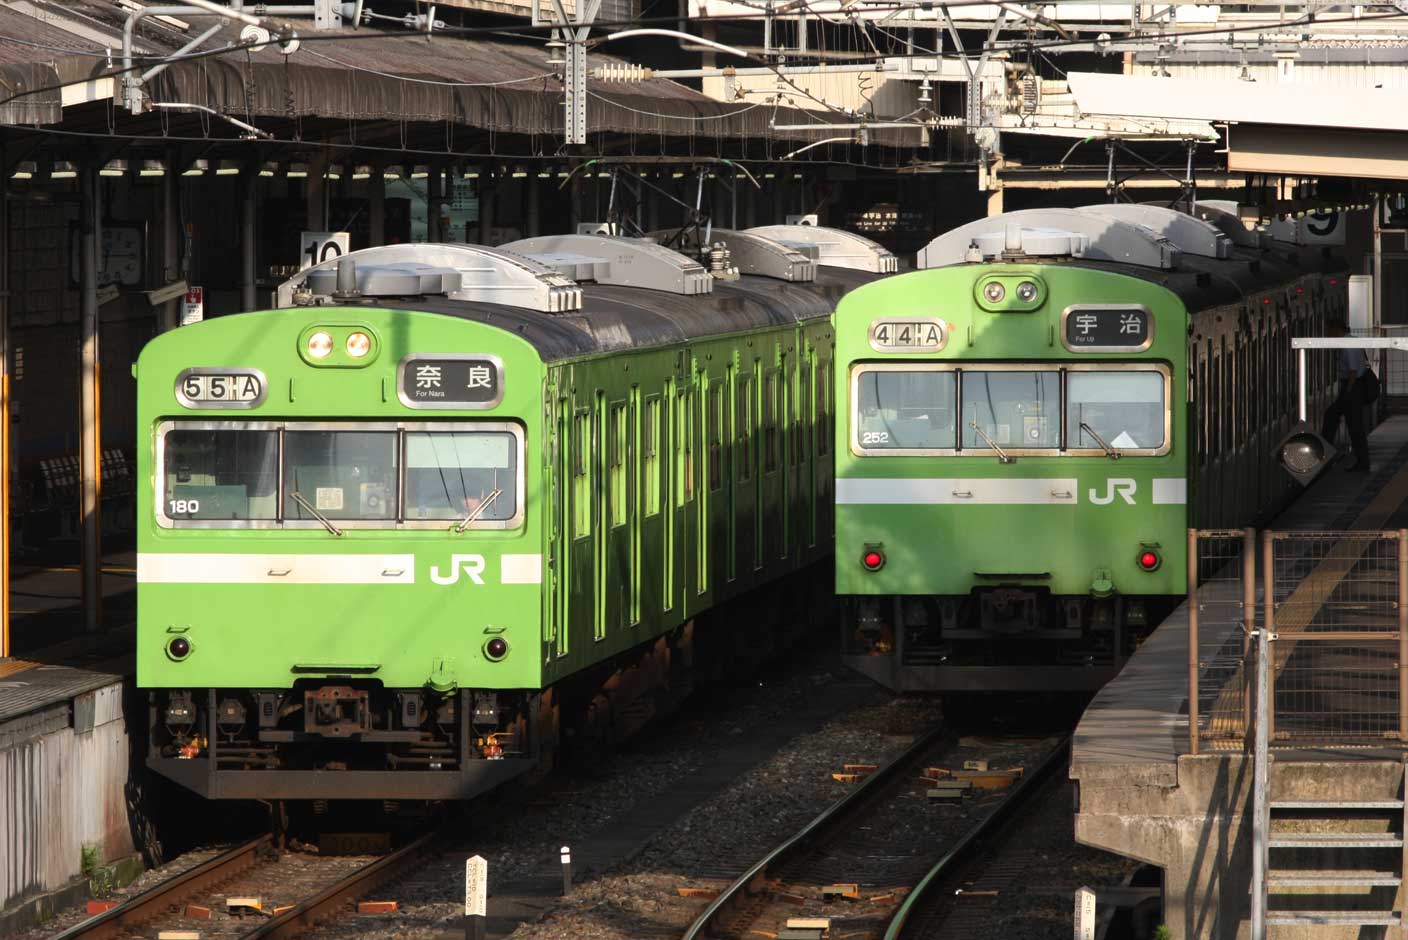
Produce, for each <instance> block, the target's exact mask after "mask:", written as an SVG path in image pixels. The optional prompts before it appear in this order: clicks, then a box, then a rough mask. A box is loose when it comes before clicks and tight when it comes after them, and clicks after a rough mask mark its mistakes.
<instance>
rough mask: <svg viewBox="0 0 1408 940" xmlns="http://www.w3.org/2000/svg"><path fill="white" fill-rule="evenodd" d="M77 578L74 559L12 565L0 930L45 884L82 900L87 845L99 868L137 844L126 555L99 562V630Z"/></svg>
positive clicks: (37, 908)
mask: <svg viewBox="0 0 1408 940" xmlns="http://www.w3.org/2000/svg"><path fill="white" fill-rule="evenodd" d="M78 578H79V573H78V569H77V568H76V567H64V566H60V567H38V566H24V565H15V566H14V567H13V568H12V571H11V603H12V604H13V605H14V609H13V614H14V615H13V619H12V621H11V623H12V627H13V628H14V629H13V634H12V635H13V636H14V638H15V640H16V642H15V652H16V655H15V656H14V657H12V658H10V659H6V660H0V846H4V850H3V851H0V936H4V935H7V934H8V932H9V931H10V930H12V929H16V930H17V929H19V928H20V927H22V926H25V924H26V922H27V921H32V920H34V919H35V917H36V916H38V915H40V914H42V911H43V904H44V902H45V899H46V898H48V899H52V898H53V897H56V896H55V895H54V894H53V893H54V892H60V893H63V892H66V891H67V892H68V893H74V891H75V890H76V891H77V892H78V893H77V894H76V895H75V898H68V897H67V896H66V895H65V897H63V898H61V899H60V902H59V903H74V902H75V900H77V901H81V900H82V898H84V897H86V896H87V886H86V884H84V883H83V881H82V877H81V876H82V872H81V866H82V865H83V859H84V854H85V849H87V850H88V854H89V857H90V860H93V861H96V862H97V863H99V864H104V863H107V862H111V861H114V860H117V859H122V858H125V857H128V856H131V855H132V853H133V851H134V849H133V840H132V836H131V832H130V827H129V824H128V814H127V789H128V782H129V781H128V769H129V767H133V766H140V761H138V762H137V763H135V764H134V763H133V761H132V755H131V753H130V752H131V747H132V743H131V739H130V738H129V735H128V733H127V725H126V721H125V713H126V711H127V710H128V709H129V708H130V703H129V702H128V701H127V698H128V695H129V693H130V691H131V686H130V683H129V682H127V678H128V677H130V676H131V675H132V671H133V644H134V642H135V629H134V619H135V618H134V616H133V615H134V613H135V605H134V604H133V603H132V595H133V594H134V587H135V578H134V577H133V575H132V574H131V553H130V552H128V553H115V554H113V555H110V556H109V557H108V558H107V559H105V564H104V577H103V587H104V591H105V605H104V606H105V610H104V613H105V629H104V630H103V631H102V632H101V633H99V634H86V633H85V632H84V630H83V621H82V610H81V607H80V604H79V580H78ZM94 851H96V859H93V853H94ZM69 889H73V890H69Z"/></svg>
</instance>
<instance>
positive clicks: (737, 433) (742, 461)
mask: <svg viewBox="0 0 1408 940" xmlns="http://www.w3.org/2000/svg"><path fill="white" fill-rule="evenodd" d="M736 388H737V389H738V400H737V401H736V402H735V403H734V408H735V413H736V417H735V418H734V447H735V448H736V451H735V453H737V455H738V457H737V461H738V481H739V482H740V483H746V482H747V481H748V480H751V479H752V478H753V377H752V376H751V375H740V376H739V377H738V382H737V385H736Z"/></svg>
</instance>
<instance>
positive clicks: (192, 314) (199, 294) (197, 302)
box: [181, 287, 205, 326]
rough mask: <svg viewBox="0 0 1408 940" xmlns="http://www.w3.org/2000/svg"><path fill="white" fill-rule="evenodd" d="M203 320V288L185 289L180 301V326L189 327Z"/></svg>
mask: <svg viewBox="0 0 1408 940" xmlns="http://www.w3.org/2000/svg"><path fill="white" fill-rule="evenodd" d="M204 319H205V288H203V287H187V288H186V298H185V299H184V300H182V301H181V325H182V326H190V325H191V324H192V323H199V322H200V321H201V320H204Z"/></svg>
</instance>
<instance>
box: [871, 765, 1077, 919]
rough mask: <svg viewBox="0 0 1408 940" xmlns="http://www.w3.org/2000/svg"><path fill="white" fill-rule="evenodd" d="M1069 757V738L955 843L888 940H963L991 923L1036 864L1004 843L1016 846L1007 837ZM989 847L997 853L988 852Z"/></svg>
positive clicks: (899, 911)
mask: <svg viewBox="0 0 1408 940" xmlns="http://www.w3.org/2000/svg"><path fill="white" fill-rule="evenodd" d="M1069 754H1070V741H1069V739H1067V740H1065V741H1062V742H1061V744H1060V746H1058V747H1056V748H1055V749H1053V750H1052V751H1051V753H1050V754H1049V755H1048V756H1047V757H1046V759H1045V760H1043V761H1042V762H1041V763H1040V764H1038V765H1037V766H1036V767H1035V768H1033V769H1032V770H1031V772H1029V773H1027V774H1024V775H1023V777H1022V779H1021V781H1020V782H1019V783H1018V784H1017V785H1016V786H1014V787H1013V788H1012V789H1011V790H1010V791H1008V793H1007V796H1006V797H1005V798H1004V799H1003V800H1002V802H1001V803H999V804H998V805H997V806H996V807H994V808H993V809H992V811H991V812H989V813H987V814H986V815H985V816H983V817H982V818H981V819H979V820H978V821H977V823H976V824H974V825H973V826H972V828H970V829H969V830H968V831H967V832H965V833H964V834H963V836H962V837H961V838H959V839H958V840H957V841H956V842H954V843H953V844H952V846H951V848H949V850H948V851H947V852H946V853H944V855H943V856H942V857H941V858H940V859H939V860H938V861H937V862H935V863H934V864H933V866H932V867H931V868H930V869H929V870H928V871H927V872H925V874H924V877H923V878H922V879H920V881H919V883H918V884H916V885H915V886H914V890H913V891H911V892H910V893H909V894H908V895H906V897H905V898H904V900H903V901H902V902H901V903H900V905H899V907H898V908H896V909H895V912H894V914H893V915H892V916H891V918H890V922H889V924H887V925H886V927H885V933H884V935H883V940H939V938H945V940H953V938H959V940H961V938H963V937H965V936H970V935H971V934H972V932H973V928H975V927H979V926H981V925H982V923H983V922H984V920H987V919H990V918H991V914H992V908H993V907H994V906H995V905H996V904H997V903H998V899H999V898H1000V897H1001V893H1002V891H1003V890H1004V889H1006V888H1007V887H1008V886H1010V885H1011V884H1012V883H1013V882H1014V881H1016V880H1017V879H1018V878H1021V877H1022V875H1023V873H1024V872H1025V871H1026V870H1027V868H1028V866H1029V865H1031V864H1032V863H1033V862H1035V861H1036V859H1035V853H1034V852H1033V851H1032V850H1031V849H1030V848H1028V847H1026V846H1023V845H1014V844H1003V843H1004V842H1010V840H1004V838H1003V837H1004V836H1006V835H1007V834H1008V833H1010V832H1011V831H1012V829H1013V828H1014V823H1015V822H1016V821H1017V820H1020V819H1021V818H1022V817H1023V816H1024V814H1025V813H1024V811H1027V810H1030V808H1031V807H1032V806H1033V805H1035V804H1037V803H1039V802H1040V801H1041V799H1042V797H1043V796H1044V795H1046V793H1047V792H1048V791H1049V790H1050V787H1051V785H1052V784H1053V782H1055V781H1058V780H1059V779H1060V778H1059V773H1058V772H1059V770H1060V769H1061V768H1062V767H1065V766H1066V760H1067V758H1068V756H1069ZM989 848H990V849H993V851H990V852H987V853H985V852H984V849H989ZM963 882H968V883H969V884H970V887H967V888H965V889H964V894H966V895H967V897H966V898H965V897H963V895H961V894H956V893H955V892H954V890H953V886H954V885H955V884H958V883H963ZM946 889H947V890H946ZM971 898H979V899H981V901H980V903H979V904H978V905H977V906H974V905H972V904H970V903H969V899H971Z"/></svg>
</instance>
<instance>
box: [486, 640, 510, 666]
mask: <svg viewBox="0 0 1408 940" xmlns="http://www.w3.org/2000/svg"><path fill="white" fill-rule="evenodd" d="M507 655H508V640H505V639H504V638H503V637H501V636H496V637H491V638H490V639H489V640H488V641H486V642H485V643H484V656H485V657H486V658H487V659H488V660H489V661H490V662H495V663H496V662H498V661H499V660H501V659H503V658H504V657H505V656H507Z"/></svg>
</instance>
